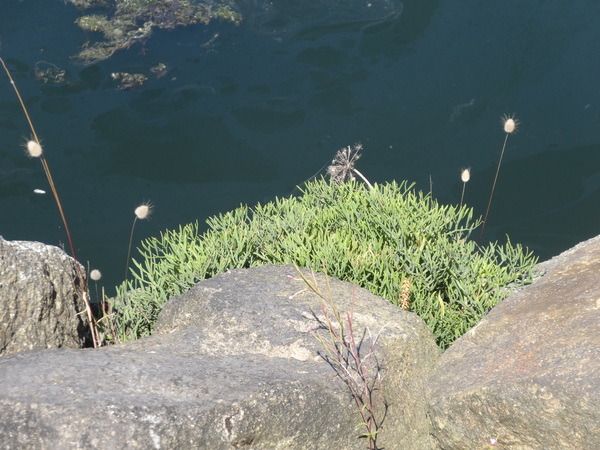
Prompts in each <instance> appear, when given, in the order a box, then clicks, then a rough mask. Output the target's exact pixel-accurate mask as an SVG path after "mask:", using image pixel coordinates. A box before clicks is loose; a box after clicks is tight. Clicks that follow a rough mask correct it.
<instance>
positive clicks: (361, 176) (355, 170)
mask: <svg viewBox="0 0 600 450" xmlns="http://www.w3.org/2000/svg"><path fill="white" fill-rule="evenodd" d="M352 171H353V172H354V173H355V174H356V175H358V176H359V177H360V178H361V179H362V180H363V181H364V182H365V183H366V184H367V186H369V189H373V185H372V184H371V183H369V180H367V178H366V177H365V176H364V175H363V174H362V173H360V172H359V171H358V169H352Z"/></svg>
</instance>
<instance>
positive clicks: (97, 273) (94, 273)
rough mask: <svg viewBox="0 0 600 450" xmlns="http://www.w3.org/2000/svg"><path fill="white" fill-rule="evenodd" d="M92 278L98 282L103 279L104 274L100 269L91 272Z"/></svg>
mask: <svg viewBox="0 0 600 450" xmlns="http://www.w3.org/2000/svg"><path fill="white" fill-rule="evenodd" d="M90 278H91V279H92V280H94V281H98V280H99V279H100V278H102V273H101V272H100V271H99V270H98V269H94V270H92V271H91V272H90Z"/></svg>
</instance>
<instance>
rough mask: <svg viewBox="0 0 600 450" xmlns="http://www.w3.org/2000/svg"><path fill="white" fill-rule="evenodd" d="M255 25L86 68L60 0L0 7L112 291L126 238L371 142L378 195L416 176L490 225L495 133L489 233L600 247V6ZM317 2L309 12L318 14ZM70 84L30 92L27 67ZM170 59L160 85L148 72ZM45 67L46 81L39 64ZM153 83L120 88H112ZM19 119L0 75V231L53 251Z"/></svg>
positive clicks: (0, 33)
mask: <svg viewBox="0 0 600 450" xmlns="http://www.w3.org/2000/svg"><path fill="white" fill-rule="evenodd" d="M238 4H239V5H241V9H242V12H243V14H244V15H245V17H246V21H245V22H244V23H243V24H242V25H240V26H237V27H236V26H234V25H231V24H227V23H212V24H210V25H208V26H202V25H196V26H191V27H186V28H178V29H175V30H170V31H167V30H163V31H156V32H155V33H154V34H153V35H152V36H151V38H150V39H148V40H147V41H146V42H144V43H143V45H141V44H136V45H134V46H132V47H131V48H130V49H128V50H126V51H122V52H118V53H116V54H115V55H114V56H113V57H112V58H110V59H108V60H106V61H103V62H101V63H98V64H95V65H92V66H87V67H86V66H82V65H79V64H76V63H75V62H74V61H73V60H72V59H71V56H72V55H74V54H75V53H77V51H78V50H79V49H80V46H81V45H82V44H83V42H85V40H86V39H87V38H90V36H89V35H86V34H85V33H84V32H82V31H81V30H80V29H79V28H78V27H77V26H76V25H75V24H74V21H75V19H76V18H77V17H78V16H79V13H78V12H77V11H76V10H75V9H74V8H73V7H72V6H69V5H65V4H64V3H63V2H62V1H60V0H22V1H18V0H3V1H2V5H1V6H0V55H1V56H2V57H3V58H4V59H5V60H6V61H7V63H8V65H9V67H10V69H11V71H12V72H13V76H14V78H15V80H16V82H17V84H18V86H19V88H20V90H21V93H22V95H23V97H24V99H25V101H26V103H27V106H28V108H29V111H30V114H31V116H32V119H33V121H34V124H35V126H36V128H37V132H38V134H39V135H40V136H41V138H42V139H43V144H44V147H45V152H46V156H47V158H48V162H49V165H50V167H51V169H52V172H53V175H54V178H55V181H56V183H57V186H58V189H59V192H60V194H61V198H62V201H63V204H64V208H65V211H66V214H67V218H68V221H69V225H70V228H71V232H72V235H73V238H74V241H75V245H76V248H77V251H78V256H79V258H80V260H82V261H90V264H91V266H92V267H97V268H99V269H100V270H101V271H102V272H103V273H104V282H105V283H106V285H107V286H108V287H110V286H112V285H114V284H116V283H118V282H119V281H120V280H121V279H122V278H123V275H124V270H125V257H126V253H127V242H128V239H129V232H130V229H131V224H132V221H133V218H134V215H133V210H134V208H135V207H136V206H137V205H138V204H139V203H140V202H141V201H142V200H151V201H152V203H153V204H154V206H155V213H154V215H153V217H152V220H150V221H144V222H138V224H137V226H136V233H135V241H137V242H139V240H141V239H142V238H144V237H148V236H152V235H157V234H158V233H159V232H160V231H161V230H164V229H167V228H176V227H177V226H178V225H179V224H185V223H188V222H192V221H195V220H199V221H200V222H203V221H204V220H205V219H206V218H207V217H208V216H210V215H213V214H216V213H219V212H224V211H227V210H229V209H232V208H234V207H236V206H237V205H239V204H240V203H250V204H253V203H256V202H258V201H267V200H270V199H272V198H274V197H275V196H285V195H289V194H290V193H293V192H294V187H295V186H296V185H297V184H299V183H301V182H303V181H304V180H306V179H308V178H310V177H311V176H313V175H315V174H316V173H318V172H319V171H320V170H321V169H322V168H323V166H324V165H326V164H327V163H328V162H330V161H331V159H332V157H333V155H334V154H335V152H336V150H338V149H339V148H341V147H343V146H346V145H350V144H353V143H355V142H362V144H363V146H364V152H363V157H362V158H361V160H360V161H359V163H358V166H357V167H358V168H359V169H360V170H361V172H362V173H364V174H365V175H366V176H367V177H368V178H369V179H370V180H371V181H372V182H383V181H389V180H392V179H397V180H402V179H408V180H411V181H415V182H416V183H417V186H418V187H419V188H420V189H423V190H426V191H428V190H429V186H430V179H431V180H432V181H433V195H434V196H435V197H436V198H438V199H439V200H441V201H443V202H448V203H458V201H459V199H460V193H461V188H462V184H461V182H460V170H461V168H463V167H471V168H472V175H471V181H470V182H469V184H468V185H467V189H466V196H465V197H466V202H467V203H469V204H470V205H472V206H473V207H474V208H475V209H476V212H477V214H479V215H483V214H484V213H485V208H486V206H487V200H488V196H489V192H490V189H491V185H492V181H493V178H494V174H495V171H496V165H497V163H498V159H499V156H500V151H501V148H502V142H503V139H504V133H503V130H502V125H501V123H500V118H501V117H502V116H503V115H504V114H515V115H516V116H517V118H518V119H519V121H520V122H521V125H520V127H519V131H518V133H516V134H514V135H511V136H510V138H509V140H508V147H507V149H506V153H505V155H504V160H503V165H502V170H501V172H500V177H499V180H498V185H497V187H496V193H495V196H494V202H493V204H492V209H491V212H490V216H489V218H488V225H487V227H486V232H485V233H486V235H485V238H486V239H487V240H497V239H499V240H504V239H505V235H506V234H508V235H510V237H511V240H512V241H513V242H521V243H523V244H525V245H527V246H529V247H530V248H531V249H532V250H534V251H535V252H536V253H537V254H538V255H539V256H540V257H541V258H542V259H546V258H549V257H551V256H553V255H555V254H558V253H560V252H561V251H563V250H565V249H567V248H569V247H571V246H572V245H574V244H576V243H577V242H579V241H582V240H584V239H587V238H589V237H592V236H595V235H597V234H598V233H599V232H600V225H598V223H599V220H598V218H599V214H598V200H599V197H600V127H599V125H598V123H599V118H600V90H599V89H598V88H597V83H598V79H599V75H600V73H599V72H600V63H599V61H600V60H599V58H598V49H599V48H600V23H599V22H600V2H595V1H591V0H590V1H580V2H574V3H573V4H569V5H566V4H565V3H564V2H558V1H550V0H543V1H542V0H537V1H535V0H531V1H528V2H522V1H517V0H508V1H505V2H502V4H501V5H500V4H498V3H497V2H485V1H481V0H480V1H475V0H464V1H460V2H450V1H446V2H444V1H416V0H415V1H404V2H400V1H394V0H388V1H382V2H378V1H377V0H372V2H371V6H370V7H369V6H365V5H367V3H365V2H359V1H356V2H350V1H345V2H334V1H333V0H332V1H329V2H328V1H325V0H321V1H319V2H311V3H304V2H293V1H278V2H277V1H276V2H266V1H265V2H258V1H253V2H238ZM307 5H308V6H307ZM40 61H45V62H47V63H52V64H54V65H56V66H57V67H59V68H62V69H65V70H66V72H67V76H68V81H67V82H65V83H62V84H52V83H44V82H43V81H42V80H39V79H36V76H35V67H36V63H38V62H40ZM157 63H164V64H166V65H167V67H168V73H167V74H166V75H164V76H163V77H160V78H157V77H156V76H152V73H151V72H150V68H151V67H152V66H154V65H156V64H157ZM38 67H39V66H38ZM115 72H138V73H144V74H146V75H148V76H149V80H148V82H147V83H146V84H145V85H144V86H142V87H140V88H138V89H133V90H127V91H122V90H118V89H116V87H117V83H116V82H115V81H114V80H113V79H112V77H111V74H112V73H115ZM28 135H29V131H28V128H27V123H26V121H25V119H24V117H23V115H22V113H21V111H20V108H19V105H18V103H17V102H16V99H15V96H14V92H13V91H12V89H11V88H10V85H9V83H8V81H7V79H6V78H5V77H4V74H1V75H0V235H2V236H3V237H4V238H5V239H10V240H13V239H24V240H39V241H42V242H45V243H48V244H55V245H60V244H61V243H64V242H65V234H64V230H63V229H62V227H61V222H60V219H59V217H58V213H57V210H56V206H55V204H54V202H53V199H52V198H51V196H50V195H48V194H47V195H38V194H35V193H33V190H34V189H36V188H38V189H44V190H47V191H49V189H48V186H47V182H46V181H45V178H44V175H43V171H42V169H41V167H40V165H39V161H34V160H30V159H27V158H26V157H25V156H24V152H23V150H22V149H21V148H20V145H21V143H22V142H23V138H24V137H26V136H28Z"/></svg>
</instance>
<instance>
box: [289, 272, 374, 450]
mask: <svg viewBox="0 0 600 450" xmlns="http://www.w3.org/2000/svg"><path fill="white" fill-rule="evenodd" d="M296 269H297V272H298V273H299V274H300V277H301V278H302V280H303V281H304V283H305V284H306V286H307V287H308V289H309V290H310V291H312V292H314V293H315V294H316V295H317V296H318V297H319V298H320V299H321V304H320V309H321V316H322V317H321V318H319V322H320V323H321V326H320V327H319V329H309V331H310V332H311V333H312V335H313V336H314V337H315V338H316V339H317V340H318V341H319V342H320V343H321V345H322V346H323V348H324V349H325V353H324V354H323V355H321V356H322V357H323V359H325V360H326V361H327V362H328V363H329V364H330V365H331V367H333V369H334V370H335V372H336V374H337V375H338V376H339V377H340V378H341V379H342V380H343V381H344V383H346V385H347V386H348V388H349V389H350V392H351V394H352V398H353V399H354V402H355V404H356V407H357V408H358V409H357V412H358V413H359V414H360V420H361V422H360V423H358V424H357V425H356V428H357V429H362V432H361V434H360V437H361V438H363V439H366V440H367V442H368V448H369V450H375V449H377V435H378V433H379V431H380V430H379V428H380V427H381V424H382V421H383V420H382V419H378V418H377V414H378V412H380V411H381V410H382V408H381V407H380V405H381V403H382V380H383V377H382V375H381V364H380V362H379V360H378V358H377V353H376V351H375V347H376V345H377V340H378V338H379V335H380V334H381V331H383V329H382V330H380V331H379V333H377V335H375V336H373V334H372V333H371V330H370V329H369V327H365V329H364V331H363V332H362V336H361V337H359V336H358V332H357V330H356V329H355V324H354V292H353V293H352V305H351V307H350V311H346V313H345V314H342V313H341V312H340V311H339V310H338V309H337V307H336V305H335V301H334V299H333V297H332V294H331V287H330V285H329V278H327V294H324V293H323V292H322V291H321V289H320V288H319V286H318V284H317V281H316V278H315V277H314V272H312V274H313V277H312V280H309V279H308V278H307V277H306V276H305V275H304V274H303V273H302V271H301V270H300V269H299V268H298V267H296ZM321 328H322V329H324V331H323V332H320V329H321ZM383 415H385V405H383Z"/></svg>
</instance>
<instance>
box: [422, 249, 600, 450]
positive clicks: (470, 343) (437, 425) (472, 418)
mask: <svg viewBox="0 0 600 450" xmlns="http://www.w3.org/2000/svg"><path fill="white" fill-rule="evenodd" d="M598 255H600V237H596V238H594V239H591V240H589V241H587V242H584V243H582V244H579V245H578V246H576V247H574V248H573V249H571V250H568V251H567V252H565V253H563V254H561V255H560V256H558V257H556V258H553V259H552V260H550V261H548V262H545V263H543V264H541V269H543V270H545V271H546V274H545V275H544V276H543V277H542V278H540V279H538V280H537V281H536V282H535V283H534V284H533V285H531V286H528V287H527V288H526V289H525V290H523V291H521V292H519V293H517V294H515V295H513V296H511V297H510V298H508V299H506V300H505V301H503V302H502V303H500V304H499V305H498V306H496V307H495V308H494V309H493V310H492V311H491V312H490V313H489V314H488V315H487V316H486V317H485V318H484V319H483V320H482V321H481V322H480V323H479V324H478V325H477V326H475V327H474V328H473V329H471V330H470V331H469V332H467V333H466V334H465V335H464V336H463V337H461V338H460V339H458V340H457V341H456V342H455V343H454V344H453V345H452V346H451V347H450V348H449V349H448V350H447V351H446V352H445V353H444V354H443V355H442V357H441V359H440V362H439V367H438V368H437V370H436V372H435V375H434V376H433V377H432V379H431V380H430V382H429V383H428V386H427V396H428V401H429V404H430V408H429V412H430V415H431V419H432V424H433V434H434V436H435V438H436V439H437V441H438V443H439V445H440V446H441V447H442V448H444V449H464V448H483V447H484V446H486V445H490V443H491V441H490V440H495V441H494V442H496V443H497V445H499V446H501V447H502V448H515V449H530V448H531V449H533V448H544V449H583V448H598V446H599V445H600V258H599V257H598Z"/></svg>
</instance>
